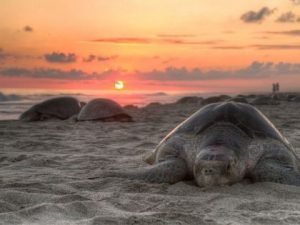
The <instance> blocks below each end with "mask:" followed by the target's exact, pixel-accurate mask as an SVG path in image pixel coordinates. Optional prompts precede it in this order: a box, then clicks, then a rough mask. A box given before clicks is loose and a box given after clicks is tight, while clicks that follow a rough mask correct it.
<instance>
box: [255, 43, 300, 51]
mask: <svg viewBox="0 0 300 225" xmlns="http://www.w3.org/2000/svg"><path fill="white" fill-rule="evenodd" d="M251 46H252V47H254V48H257V49H259V50H267V49H268V50H299V49H300V45H266V44H261V45H259V44H258V45H251Z"/></svg>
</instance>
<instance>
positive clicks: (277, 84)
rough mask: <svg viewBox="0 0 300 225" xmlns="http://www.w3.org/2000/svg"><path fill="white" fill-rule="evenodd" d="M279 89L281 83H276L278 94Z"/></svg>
mask: <svg viewBox="0 0 300 225" xmlns="http://www.w3.org/2000/svg"><path fill="white" fill-rule="evenodd" d="M279 88H280V87H279V83H278V82H277V83H276V92H277V93H279Z"/></svg>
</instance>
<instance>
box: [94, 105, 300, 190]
mask: <svg viewBox="0 0 300 225" xmlns="http://www.w3.org/2000/svg"><path fill="white" fill-rule="evenodd" d="M145 161H146V162H148V163H150V164H152V165H151V166H148V167H145V168H143V169H137V170H134V171H133V170H132V171H107V172H104V173H103V174H102V175H103V176H113V177H127V178H132V179H142V180H146V181H149V182H157V183H161V182H167V183H176V182H179V181H181V180H184V179H188V178H190V179H195V180H196V183H197V184H198V185H199V186H201V187H203V186H214V185H226V184H232V183H235V182H239V181H241V180H242V179H244V178H248V179H250V180H251V181H253V182H263V181H266V182H278V183H284V184H291V185H298V186H300V173H299V168H298V167H299V159H298V158H297V156H296V154H295V152H294V150H293V148H292V146H291V145H290V144H289V142H288V141H287V140H286V139H285V138H284V137H283V136H282V135H281V134H280V132H279V131H278V130H277V129H276V128H275V127H274V125H273V124H272V123H271V122H270V121H269V120H268V119H267V118H266V117H265V116H264V115H263V114H262V113H261V112H260V111H259V110H257V109H256V108H254V107H253V106H251V105H248V104H244V103H235V102H225V103H214V104H210V105H207V106H205V107H203V108H201V109H200V110H199V111H198V112H196V113H195V114H193V115H192V116H191V117H189V118H188V119H187V120H185V121H184V122H182V123H181V124H180V125H179V126H177V127H176V128H175V129H174V130H173V131H172V132H171V133H169V134H168V135H167V136H166V137H165V138H164V139H163V140H162V141H161V142H160V144H159V145H158V146H157V148H156V149H155V150H154V151H153V152H152V154H151V155H150V156H149V157H148V158H146V160H145ZM91 179H93V178H91Z"/></svg>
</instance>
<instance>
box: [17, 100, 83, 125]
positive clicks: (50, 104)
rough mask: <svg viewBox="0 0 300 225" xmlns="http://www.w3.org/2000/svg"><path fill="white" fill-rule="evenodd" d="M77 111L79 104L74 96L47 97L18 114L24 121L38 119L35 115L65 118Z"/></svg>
mask: <svg viewBox="0 0 300 225" xmlns="http://www.w3.org/2000/svg"><path fill="white" fill-rule="evenodd" d="M79 111H80V104H79V101H78V100H77V99H76V98H73V97H58V98H52V99H48V100H46V101H44V102H41V103H38V104H36V105H34V106H32V107H31V108H30V109H28V110H27V111H25V112H24V113H23V114H22V115H21V116H20V119H21V120H26V121H33V120H39V117H38V116H37V115H49V116H53V117H56V118H59V119H62V120H65V119H68V118H69V117H71V116H73V115H75V114H77V113H79ZM31 115H32V118H31Z"/></svg>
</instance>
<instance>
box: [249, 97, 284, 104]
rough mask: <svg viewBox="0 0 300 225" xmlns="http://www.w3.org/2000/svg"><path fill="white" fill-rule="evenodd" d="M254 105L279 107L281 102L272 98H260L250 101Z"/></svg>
mask: <svg viewBox="0 0 300 225" xmlns="http://www.w3.org/2000/svg"><path fill="white" fill-rule="evenodd" d="M250 104H252V105H279V104H280V102H279V101H277V100H275V99H273V98H272V97H271V96H258V97H256V98H255V99H253V100H252V101H250Z"/></svg>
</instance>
